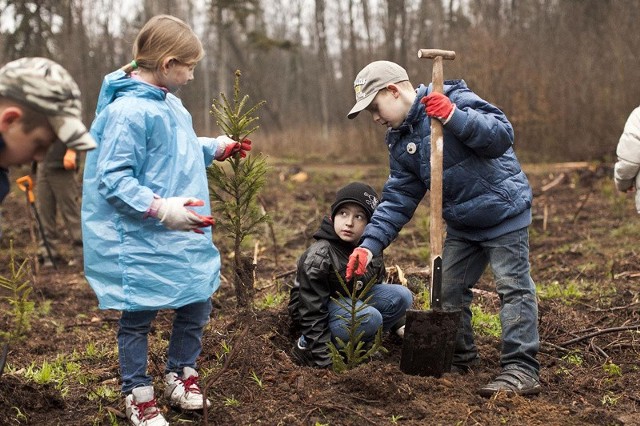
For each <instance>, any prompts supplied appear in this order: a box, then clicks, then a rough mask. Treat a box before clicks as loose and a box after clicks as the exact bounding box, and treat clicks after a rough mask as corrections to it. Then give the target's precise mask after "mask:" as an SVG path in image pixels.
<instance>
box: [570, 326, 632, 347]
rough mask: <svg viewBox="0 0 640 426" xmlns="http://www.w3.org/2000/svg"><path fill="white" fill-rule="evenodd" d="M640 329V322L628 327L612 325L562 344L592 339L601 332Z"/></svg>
mask: <svg viewBox="0 0 640 426" xmlns="http://www.w3.org/2000/svg"><path fill="white" fill-rule="evenodd" d="M638 329H640V324H634V325H628V326H626V327H612V328H604V329H602V330H598V331H594V332H593V333H589V334H587V335H584V336H581V337H576V338H575V339H571V340H567V341H566V342H564V343H561V344H560V346H569V345H572V344H574V343H578V342H581V341H583V340H587V339H590V338H592V337H595V336H599V335H601V334H606V333H615V332H616V331H628V330H638Z"/></svg>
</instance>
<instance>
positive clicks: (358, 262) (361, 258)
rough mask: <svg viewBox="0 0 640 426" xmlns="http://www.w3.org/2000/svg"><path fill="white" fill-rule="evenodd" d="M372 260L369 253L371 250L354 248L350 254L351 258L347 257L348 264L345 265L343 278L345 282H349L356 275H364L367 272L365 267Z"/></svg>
mask: <svg viewBox="0 0 640 426" xmlns="http://www.w3.org/2000/svg"><path fill="white" fill-rule="evenodd" d="M372 258H373V253H371V250H369V249H366V248H364V247H358V248H356V249H355V250H354V251H353V253H351V256H349V263H347V274H346V277H345V278H346V280H347V282H349V281H351V278H353V277H354V276H356V275H358V276H362V275H364V273H365V271H366V270H367V265H369V262H371V259H372Z"/></svg>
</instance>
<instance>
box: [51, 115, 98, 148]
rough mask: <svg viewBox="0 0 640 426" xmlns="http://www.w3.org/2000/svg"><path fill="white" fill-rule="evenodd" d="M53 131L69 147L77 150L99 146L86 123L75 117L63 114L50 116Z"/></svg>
mask: <svg viewBox="0 0 640 426" xmlns="http://www.w3.org/2000/svg"><path fill="white" fill-rule="evenodd" d="M49 123H51V127H53V131H54V132H55V133H56V135H57V136H58V139H60V140H61V141H62V142H63V143H64V144H65V145H67V147H68V148H71V149H75V150H76V151H88V150H90V149H94V148H96V147H97V146H98V144H96V141H95V140H94V139H93V137H92V136H91V134H90V133H89V131H88V130H87V128H86V126H85V125H84V123H83V122H82V121H81V120H79V119H77V118H75V117H68V116H62V115H56V116H49Z"/></svg>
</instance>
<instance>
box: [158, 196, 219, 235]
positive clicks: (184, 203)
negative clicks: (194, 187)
mask: <svg viewBox="0 0 640 426" xmlns="http://www.w3.org/2000/svg"><path fill="white" fill-rule="evenodd" d="M191 206H194V207H195V206H204V201H202V200H198V199H197V198H193V197H169V198H156V199H155V200H153V202H152V203H151V207H150V208H149V210H148V213H149V216H151V217H155V218H158V219H160V223H162V224H163V225H164V226H165V227H166V228H167V229H171V230H173V231H193V232H195V233H198V234H204V232H203V231H202V230H201V229H199V228H206V227H207V226H213V225H215V223H216V222H215V220H214V219H213V217H211V216H203V215H200V214H198V213H196V212H194V211H193V210H190V209H187V208H186V207H191Z"/></svg>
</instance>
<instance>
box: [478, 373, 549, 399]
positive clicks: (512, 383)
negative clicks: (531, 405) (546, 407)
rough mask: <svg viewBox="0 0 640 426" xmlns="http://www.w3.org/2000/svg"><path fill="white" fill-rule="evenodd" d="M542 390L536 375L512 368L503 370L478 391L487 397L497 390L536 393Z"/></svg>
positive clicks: (526, 393) (523, 393) (518, 393)
mask: <svg viewBox="0 0 640 426" xmlns="http://www.w3.org/2000/svg"><path fill="white" fill-rule="evenodd" d="M541 390H542V387H541V386H540V382H539V381H538V379H537V378H536V377H534V376H531V375H530V374H528V373H526V372H524V371H522V370H518V369H515V368H510V369H507V370H503V371H502V373H500V375H498V377H496V378H495V379H494V380H493V381H492V382H490V383H489V384H487V385H485V386H483V387H481V388H480V389H478V393H479V394H480V395H481V396H485V397H490V396H492V395H493V394H495V393H496V392H506V393H515V394H517V395H536V394H539V393H540V391H541Z"/></svg>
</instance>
